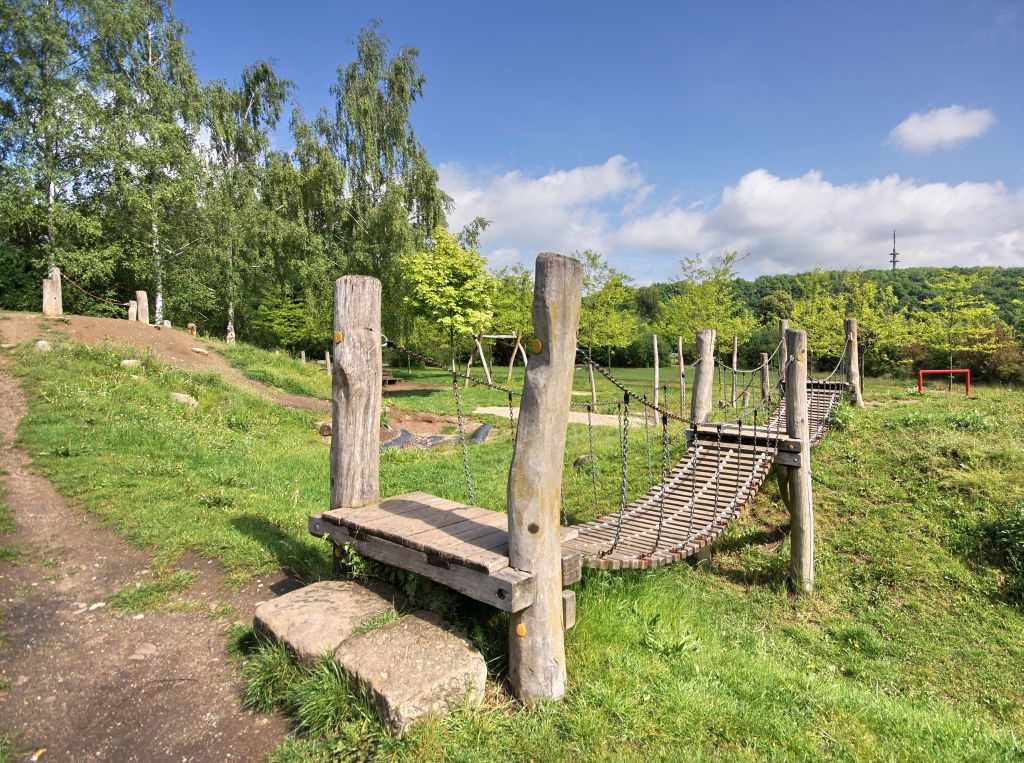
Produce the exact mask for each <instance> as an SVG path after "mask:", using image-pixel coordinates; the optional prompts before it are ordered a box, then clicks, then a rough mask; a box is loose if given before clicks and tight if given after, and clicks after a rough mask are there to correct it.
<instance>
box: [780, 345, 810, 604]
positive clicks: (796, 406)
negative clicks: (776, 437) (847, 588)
mask: <svg viewBox="0 0 1024 763" xmlns="http://www.w3.org/2000/svg"><path fill="white" fill-rule="evenodd" d="M786 344H787V346H788V347H789V352H790V355H791V356H792V358H793V362H792V363H791V364H790V366H789V369H788V372H787V375H786V434H788V435H789V436H790V437H792V438H794V439H798V440H800V442H801V447H800V465H799V466H794V467H791V468H790V469H789V517H790V522H789V543H790V552H789V553H790V559H789V575H790V580H791V581H792V583H793V587H794V588H795V589H796V590H797V591H802V592H804V593H810V592H811V591H813V590H814V500H813V496H812V493H811V428H810V421H809V419H808V410H807V332H806V331H803V330H801V329H789V330H787V331H786Z"/></svg>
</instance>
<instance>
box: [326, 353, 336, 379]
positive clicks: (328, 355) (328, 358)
mask: <svg viewBox="0 0 1024 763" xmlns="http://www.w3.org/2000/svg"><path fill="white" fill-rule="evenodd" d="M324 366H325V367H326V368H327V375H328V376H334V369H333V368H331V351H330V350H324Z"/></svg>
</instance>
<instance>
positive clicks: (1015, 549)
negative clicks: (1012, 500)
mask: <svg viewBox="0 0 1024 763" xmlns="http://www.w3.org/2000/svg"><path fill="white" fill-rule="evenodd" d="M983 539H984V542H985V555H986V557H987V558H988V560H989V562H991V563H992V564H993V565H995V566H996V567H998V568H999V569H1001V570H1002V571H1003V572H1004V573H1005V574H1006V586H1005V589H1004V593H1005V594H1006V595H1007V597H1008V598H1010V599H1013V600H1015V601H1018V602H1024V506H1022V505H1021V504H1014V505H1012V506H1005V507H1003V509H1002V510H1001V511H1000V512H999V513H998V515H997V516H996V517H995V518H994V519H993V520H991V521H990V522H988V523H987V524H986V525H985V526H984V527H983Z"/></svg>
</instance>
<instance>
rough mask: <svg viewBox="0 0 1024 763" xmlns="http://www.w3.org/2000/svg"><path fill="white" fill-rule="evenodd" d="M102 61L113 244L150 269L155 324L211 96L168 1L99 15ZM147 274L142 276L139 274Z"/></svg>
mask: <svg viewBox="0 0 1024 763" xmlns="http://www.w3.org/2000/svg"><path fill="white" fill-rule="evenodd" d="M98 7H99V8H100V9H101V12H99V13H98V14H97V19H98V21H97V38H98V39H97V43H98V44H97V45H95V51H96V52H95V54H94V55H95V57H96V59H97V61H98V63H99V65H100V66H101V68H102V70H103V74H102V77H101V87H102V88H103V90H104V92H105V93H106V97H105V98H104V99H103V102H104V104H105V106H104V112H105V115H104V116H105V118H104V140H103V143H104V144H105V145H104V149H105V151H104V154H105V156H106V158H107V163H108V173H109V176H110V178H111V187H110V193H109V194H108V196H109V198H110V202H111V203H110V207H111V214H110V215H109V216H108V220H112V221H113V222H114V225H108V226H107V232H108V235H111V234H113V235H118V234H121V235H123V236H124V237H125V238H126V239H127V249H128V250H129V251H130V252H132V253H133V254H135V255H136V259H137V260H142V261H143V262H145V261H147V260H148V263H149V265H148V267H137V268H133V271H135V272H136V273H137V274H138V275H142V276H143V278H144V281H143V282H145V281H149V282H151V283H152V284H153V287H154V290H153V294H154V320H155V322H157V323H159V322H160V321H162V320H163V318H164V301H165V272H166V263H165V250H171V251H173V249H172V247H171V246H169V242H170V243H171V244H172V245H180V244H181V243H182V242H183V241H184V240H185V237H187V236H188V235H189V234H190V233H192V232H194V230H193V228H192V226H191V225H189V218H190V217H194V216H195V214H196V212H195V209H196V206H197V204H198V197H199V187H200V183H201V167H200V164H199V161H198V156H197V151H196V135H197V130H198V125H199V116H200V109H201V89H200V85H199V80H198V78H197V77H196V74H195V71H194V69H193V67H192V62H191V59H190V55H189V52H188V49H187V48H186V46H185V42H184V36H185V29H184V26H183V25H182V24H181V22H179V21H178V20H177V19H176V18H175V17H174V15H173V13H172V11H171V8H170V3H169V2H167V0H133V2H131V3H123V4H122V3H109V4H106V5H101V6H98ZM139 271H141V272H139Z"/></svg>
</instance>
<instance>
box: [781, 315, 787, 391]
mask: <svg viewBox="0 0 1024 763" xmlns="http://www.w3.org/2000/svg"><path fill="white" fill-rule="evenodd" d="M787 331H789V318H780V319H779V341H781V342H782V347H780V348H779V381H781V382H785V381H786V363H787V362H789V351H788V350H787V349H786V332H787Z"/></svg>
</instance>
